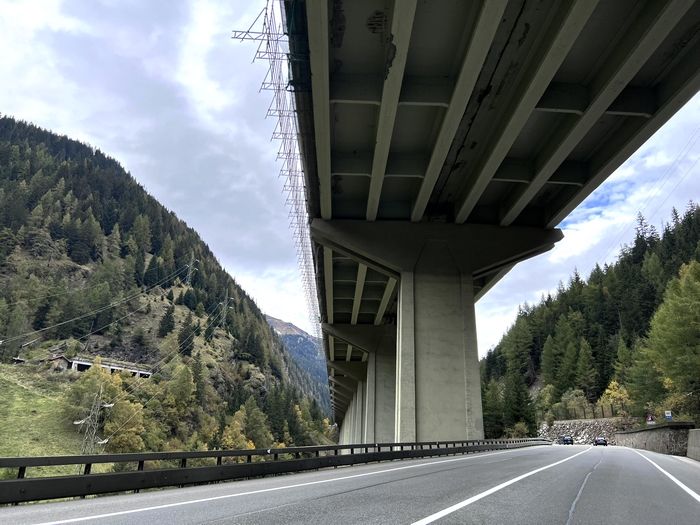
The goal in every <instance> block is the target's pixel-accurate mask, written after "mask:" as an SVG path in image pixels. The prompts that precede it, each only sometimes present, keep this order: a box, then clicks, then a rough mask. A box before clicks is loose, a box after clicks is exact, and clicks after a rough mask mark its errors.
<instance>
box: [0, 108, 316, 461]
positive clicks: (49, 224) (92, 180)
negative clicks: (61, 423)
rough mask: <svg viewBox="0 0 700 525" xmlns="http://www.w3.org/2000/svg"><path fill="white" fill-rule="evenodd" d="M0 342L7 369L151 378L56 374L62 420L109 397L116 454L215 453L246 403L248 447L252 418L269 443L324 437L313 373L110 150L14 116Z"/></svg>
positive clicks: (6, 129) (1, 261) (2, 236)
mask: <svg viewBox="0 0 700 525" xmlns="http://www.w3.org/2000/svg"><path fill="white" fill-rule="evenodd" d="M0 340H2V343H0V360H2V361H5V362H7V361H9V360H10V359H11V358H12V357H14V356H17V355H20V356H21V357H25V358H27V359H29V360H30V361H31V360H34V361H35V362H36V360H38V359H40V358H42V357H46V356H47V355H48V354H49V353H50V352H52V351H56V350H60V351H62V352H65V353H67V354H68V355H72V354H80V355H84V356H86V357H89V358H91V359H92V358H96V357H98V356H99V357H101V358H104V359H108V360H122V361H128V362H132V363H139V364H142V365H144V366H146V367H148V368H149V369H151V370H152V371H153V372H154V373H153V376H152V378H151V379H150V380H148V381H142V380H137V379H133V378H129V377H121V376H119V375H112V376H110V375H109V374H108V373H106V372H104V371H102V370H100V369H98V368H93V369H92V370H91V371H90V372H88V373H85V374H81V375H80V378H78V375H76V374H74V373H66V374H65V380H66V381H67V382H68V383H69V384H67V385H66V386H67V391H68V394H67V395H68V397H69V399H70V403H69V404H70V406H71V407H72V408H70V409H69V410H68V412H71V411H72V410H75V411H77V412H76V413H75V414H73V413H71V414H68V415H67V416H66V417H69V416H70V417H73V416H77V415H79V413H85V412H86V411H88V410H89V408H90V405H91V403H92V402H93V400H94V398H95V396H96V395H98V394H99V396H100V397H101V398H102V399H103V400H104V401H105V402H106V403H107V401H115V400H116V401H115V402H114V407H113V408H114V410H111V411H110V412H109V414H108V415H106V416H104V417H105V419H104V420H103V421H101V423H100V432H103V433H104V434H107V435H109V434H114V436H113V439H112V440H110V443H109V445H108V447H110V449H111V450H121V451H123V450H139V449H142V448H144V447H145V448H147V449H150V450H158V449H177V448H181V447H186V448H200V447H212V446H220V445H222V443H224V441H225V440H224V437H223V436H224V434H225V433H226V431H227V429H228V428H229V426H230V425H231V424H233V422H232V419H233V418H234V414H236V413H237V412H238V411H239V410H241V407H242V406H244V405H245V406H246V407H247V408H246V410H247V421H248V426H245V425H243V426H242V427H241V429H242V430H241V431H242V432H243V433H244V434H245V435H246V436H247V440H249V441H255V440H254V438H253V437H252V436H253V434H255V435H257V436H258V439H260V436H263V435H266V434H265V431H260V432H258V431H259V430H260V428H261V425H262V422H264V425H262V426H263V427H264V429H263V430H265V429H266V431H267V432H269V433H271V435H272V439H274V442H275V443H286V444H292V443H293V444H297V445H301V444H311V443H313V442H318V441H324V440H326V439H327V437H324V432H325V434H329V433H330V427H329V424H328V422H327V421H326V422H325V423H324V421H323V416H324V414H322V413H321V411H320V410H319V408H318V404H317V403H316V401H315V400H313V399H311V398H310V397H309V396H308V394H309V393H310V392H311V388H310V384H311V380H310V378H309V376H308V373H306V371H304V370H301V369H300V368H299V367H298V366H297V365H296V364H295V363H294V362H293V361H292V360H291V359H290V357H289V355H288V354H287V353H286V352H285V351H284V349H283V346H282V343H281V341H280V339H279V337H278V336H277V335H276V334H275V333H274V331H273V330H272V329H271V328H270V327H269V325H268V324H267V322H266V320H265V317H264V316H263V314H262V313H261V311H260V310H259V308H258V307H257V305H256V304H255V303H254V302H253V301H252V299H251V298H250V297H249V296H248V295H247V294H246V293H245V291H244V290H243V289H242V288H240V287H239V286H238V285H237V284H236V282H235V281H234V280H233V279H232V278H231V277H230V276H229V275H228V274H227V273H226V272H225V271H224V270H223V268H222V267H221V265H220V264H219V262H218V261H217V260H216V258H215V257H214V255H213V254H212V252H211V250H210V249H209V248H208V247H207V245H206V244H204V243H203V242H202V240H201V239H200V238H199V236H198V235H197V233H196V232H195V231H194V230H192V229H191V228H189V227H187V226H186V224H185V223H183V222H182V221H181V220H179V219H178V218H177V217H176V216H175V214H174V213H172V212H170V211H168V210H166V209H165V208H164V207H163V206H162V205H160V204H159V203H158V202H157V201H156V200H155V199H154V198H152V197H151V196H150V195H148V194H147V193H146V191H145V190H144V189H143V188H142V187H141V186H140V185H139V184H137V183H136V181H135V180H134V179H133V178H132V177H131V176H130V175H129V174H127V173H126V172H125V171H124V170H123V168H122V167H121V166H120V165H119V164H118V162H116V161H115V160H114V159H111V158H109V157H108V156H106V155H104V154H103V153H101V152H100V151H99V150H95V149H93V148H91V147H89V146H87V145H85V144H81V143H79V142H77V141H73V140H70V139H68V138H67V137H64V136H58V135H56V134H53V133H51V132H48V131H45V130H42V129H40V128H38V127H36V126H33V125H31V124H27V123H24V122H20V121H16V120H14V119H12V118H9V117H3V118H0ZM62 377H63V376H62ZM47 379H52V380H56V376H55V375H54V376H51V375H47ZM100 392H102V393H100ZM107 404H110V403H107ZM253 405H255V406H257V407H258V412H260V414H258V412H256V410H255V408H254V406H253ZM263 416H264V417H263ZM78 419H80V418H78ZM238 420H239V423H240V420H241V417H239V418H238ZM139 421H142V424H141V423H139ZM248 427H250V428H248ZM129 429H131V430H129ZM246 429H248V430H246ZM128 432H131V433H132V434H134V436H138V438H139V439H136V437H134V436H127V435H126V434H125V433H128ZM122 434H124V435H122ZM229 434H230V432H229ZM120 436H121V437H120ZM263 441H264V442H265V443H266V444H267V443H268V441H269V440H267V439H263ZM255 444H256V445H259V444H258V443H257V442H256V443H255ZM261 446H263V445H261ZM264 446H268V445H264Z"/></svg>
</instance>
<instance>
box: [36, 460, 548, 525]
mask: <svg viewBox="0 0 700 525" xmlns="http://www.w3.org/2000/svg"><path fill="white" fill-rule="evenodd" d="M533 448H539V447H521V448H515V449H509V450H501V451H498V452H489V453H486V454H477V455H473V456H465V457H460V458H452V459H443V460H439V461H430V462H427V463H420V464H418V465H405V466H403V467H395V468H390V469H385V470H376V471H373V472H364V473H362V474H352V475H350V476H342V477H340V478H330V479H321V480H317V481H309V482H306V483H295V484H293V485H283V486H281V487H271V488H269V489H259V490H250V491H247V492H238V493H236V494H224V495H222V496H212V497H210V498H201V499H193V500H187V501H178V502H177V503H166V504H163V505H155V506H153V507H142V508H138V509H129V510H122V511H118V512H110V513H107V514H94V515H92V516H82V517H79V518H68V519H65V520H59V521H46V522H41V523H37V524H35V525H61V524H63V523H78V522H81V521H87V520H95V519H100V518H111V517H113V516H123V515H125V514H134V513H137V512H147V511H150V510H159V509H167V508H171V507H180V506H183V505H192V504H196V503H206V502H208V501H216V500H220V499H228V498H237V497H239V496H250V495H252V494H261V493H264V492H275V491H278V490H285V489H293V488H298V487H306V486H309V485H319V484H322V483H332V482H334V481H343V480H346V479H353V478H361V477H365V476H374V475H376V474H384V473H386V472H395V471H397V470H406V469H411V468H420V467H427V466H430V465H438V464H441V463H452V462H455V461H465V460H469V459H478V458H483V457H487V456H495V455H497V454H506V453H508V452H514V451H517V450H528V449H533Z"/></svg>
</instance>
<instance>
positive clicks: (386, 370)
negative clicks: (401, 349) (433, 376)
mask: <svg viewBox="0 0 700 525" xmlns="http://www.w3.org/2000/svg"><path fill="white" fill-rule="evenodd" d="M389 343H390V345H389V346H387V345H381V346H380V347H379V348H378V349H377V352H376V353H375V354H374V357H375V372H374V389H375V402H374V439H372V440H370V441H375V442H377V443H389V442H392V441H394V412H395V409H396V343H395V342H394V340H393V338H392V340H391V341H389ZM368 370H369V369H368Z"/></svg>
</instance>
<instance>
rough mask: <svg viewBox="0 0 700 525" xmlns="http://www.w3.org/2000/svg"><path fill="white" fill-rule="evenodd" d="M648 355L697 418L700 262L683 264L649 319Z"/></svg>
mask: <svg viewBox="0 0 700 525" xmlns="http://www.w3.org/2000/svg"><path fill="white" fill-rule="evenodd" d="M648 354H649V358H650V359H651V361H652V362H653V363H654V365H655V367H656V368H657V369H658V370H659V371H660V372H661V374H662V375H663V377H664V378H665V380H664V383H665V384H666V385H667V386H668V389H669V391H671V392H672V393H675V394H677V395H678V397H679V398H680V399H683V398H685V399H684V400H683V401H682V402H681V404H682V405H683V406H684V407H685V408H686V409H687V410H688V411H689V412H690V413H691V414H692V415H693V416H694V417H700V262H698V261H691V262H690V263H689V264H687V265H684V266H683V267H682V268H681V270H680V274H679V277H678V278H675V279H673V280H672V281H671V282H670V283H669V285H668V287H667V289H666V292H665V294H664V301H663V303H662V304H661V306H660V307H659V309H658V310H657V312H656V314H655V315H654V318H653V319H652V321H651V330H650V331H649V342H648Z"/></svg>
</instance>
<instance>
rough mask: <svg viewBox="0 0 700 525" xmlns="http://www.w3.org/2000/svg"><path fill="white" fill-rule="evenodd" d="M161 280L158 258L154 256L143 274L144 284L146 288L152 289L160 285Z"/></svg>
mask: <svg viewBox="0 0 700 525" xmlns="http://www.w3.org/2000/svg"><path fill="white" fill-rule="evenodd" d="M160 280H161V273H160V265H159V261H158V257H156V256H155V255H154V256H153V257H151V260H150V261H148V267H147V268H146V271H145V272H144V274H143V284H144V286H148V287H151V286H155V285H156V284H158V283H159V281H160Z"/></svg>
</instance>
